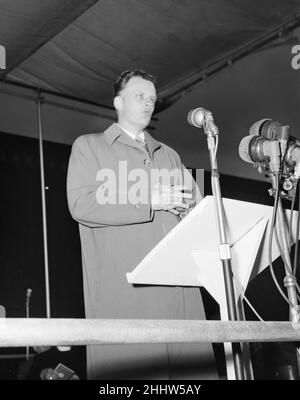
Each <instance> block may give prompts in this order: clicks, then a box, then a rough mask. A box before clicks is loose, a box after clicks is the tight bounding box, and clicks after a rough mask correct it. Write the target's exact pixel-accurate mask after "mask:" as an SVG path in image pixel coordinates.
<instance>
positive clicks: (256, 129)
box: [249, 118, 272, 136]
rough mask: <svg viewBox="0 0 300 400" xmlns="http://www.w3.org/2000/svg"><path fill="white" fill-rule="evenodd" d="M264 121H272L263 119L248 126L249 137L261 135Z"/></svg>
mask: <svg viewBox="0 0 300 400" xmlns="http://www.w3.org/2000/svg"><path fill="white" fill-rule="evenodd" d="M266 121H272V120H271V119H270V118H263V119H260V120H259V121H256V122H254V124H253V125H251V126H250V129H249V135H251V136H256V135H261V133H262V132H261V130H262V127H263V125H264V124H265V122H266Z"/></svg>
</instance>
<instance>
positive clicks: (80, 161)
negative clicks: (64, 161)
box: [67, 136, 153, 228]
mask: <svg viewBox="0 0 300 400" xmlns="http://www.w3.org/2000/svg"><path fill="white" fill-rule="evenodd" d="M100 163H101V160H98V159H97V157H96V155H95V153H94V152H93V150H92V148H91V146H90V144H89V142H88V141H87V139H86V138H85V136H80V137H79V138H78V139H76V141H75V142H74V144H73V146H72V151H71V156H70V160H69V166H68V175H67V198H68V206H69V210H70V213H71V215H72V217H73V218H74V219H75V220H76V221H78V222H79V223H81V224H83V225H86V226H89V227H92V228H97V227H105V226H110V225H116V226H117V225H128V224H138V223H143V222H148V221H151V220H152V218H153V212H152V211H151V208H150V203H149V204H142V203H139V204H136V205H134V204H130V203H128V204H107V203H106V204H99V202H98V201H97V197H96V195H97V190H98V188H99V186H100V183H99V182H98V181H97V180H96V177H97V173H98V172H99V170H101V165H100Z"/></svg>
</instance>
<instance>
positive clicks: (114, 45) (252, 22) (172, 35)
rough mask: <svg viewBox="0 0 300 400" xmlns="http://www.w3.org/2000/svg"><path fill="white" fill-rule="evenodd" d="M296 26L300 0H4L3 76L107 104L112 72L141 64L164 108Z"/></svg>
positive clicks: (0, 26) (0, 28) (0, 32)
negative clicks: (155, 83)
mask: <svg viewBox="0 0 300 400" xmlns="http://www.w3.org/2000/svg"><path fill="white" fill-rule="evenodd" d="M299 25H300V5H299V1H298V0H285V1H282V0H264V1H263V2H260V3H259V5H258V4H257V2H253V1H251V0H243V1H239V0H210V1H205V0H163V1H161V0H98V1H97V0H43V1H39V0H27V1H26V2H24V1H22V0H14V1H11V0H1V1H0V44H1V45H3V46H5V48H6V52H7V66H6V67H7V68H6V69H5V70H0V78H1V79H2V80H4V81H6V82H9V83H12V84H16V85H25V86H30V87H34V88H39V89H41V90H44V91H49V92H52V93H57V94H59V95H63V96H66V97H72V98H77V99H81V100H84V101H87V102H91V103H96V104H100V105H105V106H111V104H112V84H113V82H114V80H115V78H116V76H117V75H118V74H119V73H120V72H122V71H123V70H125V69H132V68H143V69H145V70H147V71H149V72H151V73H152V74H154V75H156V76H157V77H158V91H159V94H160V103H159V106H158V108H160V109H163V108H165V107H167V106H168V105H169V104H171V103H172V102H173V101H175V100H176V99H177V98H178V97H179V96H181V95H182V94H183V93H184V92H186V91H187V90H189V89H190V88H191V87H193V86H194V85H195V84H197V83H198V82H199V81H201V79H205V77H206V76H208V75H210V74H212V73H213V72H215V71H217V70H219V69H220V68H222V67H224V66H225V65H228V63H230V62H232V61H234V60H235V59H238V58H240V57H242V56H244V55H246V54H249V53H250V52H251V51H253V50H255V49H256V48H258V47H261V46H263V45H265V44H266V43H267V42H268V41H272V40H274V39H276V38H278V37H280V36H282V34H284V33H286V32H288V31H291V30H293V29H295V28H296V27H297V26H299Z"/></svg>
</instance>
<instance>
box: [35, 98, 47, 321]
mask: <svg viewBox="0 0 300 400" xmlns="http://www.w3.org/2000/svg"><path fill="white" fill-rule="evenodd" d="M41 103H42V97H41V94H40V91H39V93H38V99H37V113H38V136H39V155H40V172H41V195H42V213H43V242H44V266H45V287H46V314H47V318H50V288H49V263H48V241H47V217H46V192H45V191H46V187H45V171H44V152H43V130H42V107H41Z"/></svg>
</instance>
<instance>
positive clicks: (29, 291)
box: [26, 288, 32, 297]
mask: <svg viewBox="0 0 300 400" xmlns="http://www.w3.org/2000/svg"><path fill="white" fill-rule="evenodd" d="M31 293H32V289H30V288H28V289H27V291H26V296H27V297H30V296H31Z"/></svg>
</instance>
